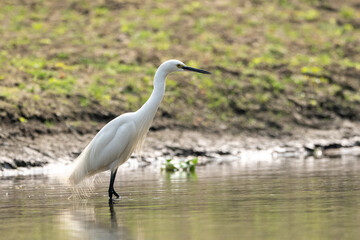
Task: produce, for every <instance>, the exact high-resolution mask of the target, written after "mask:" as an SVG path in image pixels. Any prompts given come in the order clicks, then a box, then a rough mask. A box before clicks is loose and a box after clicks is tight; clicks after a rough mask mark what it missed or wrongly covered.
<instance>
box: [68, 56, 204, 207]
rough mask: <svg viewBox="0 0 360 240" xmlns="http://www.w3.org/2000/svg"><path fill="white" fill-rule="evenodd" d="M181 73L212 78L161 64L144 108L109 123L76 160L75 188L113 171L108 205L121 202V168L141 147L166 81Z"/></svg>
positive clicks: (176, 65) (72, 176)
mask: <svg viewBox="0 0 360 240" xmlns="http://www.w3.org/2000/svg"><path fill="white" fill-rule="evenodd" d="M179 71H180V72H181V71H192V72H198V73H203V74H210V72H208V71H205V70H202V69H197V68H192V67H189V66H186V65H185V64H184V63H182V62H181V61H179V60H168V61H166V62H164V63H162V64H161V65H160V67H159V68H158V69H157V71H156V73H155V76H154V87H153V92H152V94H151V96H150V98H149V99H148V100H147V101H146V102H145V104H144V105H143V106H142V107H141V108H140V109H139V110H137V111H136V112H130V113H124V114H122V115H120V116H118V117H116V118H115V119H113V120H112V121H110V122H109V123H107V124H106V125H105V126H104V127H103V128H102V129H101V130H100V131H99V132H98V133H97V134H96V135H95V137H94V138H93V139H92V140H91V142H90V143H89V144H88V145H87V146H86V147H85V149H84V150H83V151H82V153H81V154H80V155H79V156H78V157H77V159H76V160H75V165H74V168H73V169H72V172H71V173H70V176H69V181H70V182H71V183H72V184H78V183H80V182H81V181H82V180H83V179H84V178H86V177H88V176H92V175H94V174H96V173H99V172H102V171H106V170H110V171H111V175H110V184H109V201H112V197H113V195H115V196H116V197H117V198H119V194H118V193H117V192H116V191H115V190H114V181H115V177H116V173H117V170H118V167H119V166H120V165H121V164H123V163H124V162H126V161H127V160H128V159H129V157H130V156H131V154H132V153H133V152H134V150H135V149H136V148H137V147H141V145H142V143H143V141H144V140H145V136H146V134H147V132H148V130H149V128H150V125H151V122H152V120H153V118H154V116H155V113H156V111H157V109H158V107H159V105H160V103H161V101H162V99H163V97H164V94H165V85H166V84H165V82H166V77H167V76H168V74H170V73H173V72H179Z"/></svg>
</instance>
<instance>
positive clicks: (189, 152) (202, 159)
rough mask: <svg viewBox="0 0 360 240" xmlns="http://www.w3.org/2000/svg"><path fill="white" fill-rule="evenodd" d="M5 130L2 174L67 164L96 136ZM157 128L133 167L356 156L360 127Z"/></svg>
mask: <svg viewBox="0 0 360 240" xmlns="http://www.w3.org/2000/svg"><path fill="white" fill-rule="evenodd" d="M7 127H9V126H7ZM6 129H9V128H6V126H5V127H4V126H3V127H2V131H1V132H2V135H1V136H0V140H1V141H0V174H1V173H4V172H6V171H7V172H8V171H20V172H21V170H22V169H29V168H33V167H43V166H47V165H49V164H54V163H64V164H68V163H70V162H72V161H73V160H74V159H75V158H76V157H77V156H78V155H79V154H80V152H81V151H82V149H84V147H85V146H86V145H87V144H88V142H89V141H90V140H91V139H92V137H93V136H94V133H91V134H79V133H77V132H72V133H69V132H68V133H50V134H36V133H32V134H31V135H19V134H13V135H11V134H10V133H11V131H6ZM153 129H157V128H153ZM159 129H160V130H156V131H155V130H152V131H150V132H149V134H148V137H147V139H146V142H145V146H144V147H143V150H142V153H141V157H135V156H134V157H133V159H132V160H131V161H130V162H131V164H132V166H134V165H135V167H146V166H150V165H152V166H154V165H159V164H161V162H162V161H164V160H166V159H175V158H190V157H198V158H199V165H206V164H210V163H214V162H215V163H224V162H226V161H246V160H247V158H248V157H249V155H247V154H244V153H249V152H251V153H252V156H253V157H257V153H260V152H262V153H264V152H266V154H268V155H271V157H273V158H278V157H286V158H289V157H297V158H298V157H309V156H310V157H316V158H322V157H341V156H342V155H360V127H359V124H358V123H352V122H344V123H343V124H342V127H341V128H339V129H331V130H314V129H303V128H298V129H297V128H294V129H293V131H292V132H291V134H289V133H287V134H277V135H276V134H275V135H276V136H275V135H274V134H269V133H267V134H265V133H264V134H260V133H254V132H252V133H249V132H243V133H238V134H232V133H231V132H220V131H217V132H205V131H196V130H180V129H169V128H165V129H163V128H159ZM258 156H259V157H260V155H258ZM262 156H263V155H262ZM125 167H126V166H125Z"/></svg>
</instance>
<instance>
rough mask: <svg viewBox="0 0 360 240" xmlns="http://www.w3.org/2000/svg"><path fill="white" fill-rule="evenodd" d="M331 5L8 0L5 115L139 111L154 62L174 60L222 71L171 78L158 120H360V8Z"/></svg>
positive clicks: (3, 47)
mask: <svg viewBox="0 0 360 240" xmlns="http://www.w3.org/2000/svg"><path fill="white" fill-rule="evenodd" d="M329 4H330V3H326V2H324V1H308V0H281V1H275V0H273V1H262V0H252V1H251V0H248V1H240V2H239V1H235V0H230V1H227V2H213V3H211V4H209V2H206V1H202V0H200V1H195V2H194V1H190V0H183V1H181V2H176V1H175V2H174V1H171V2H169V1H146V2H143V1H137V0H134V1H130V2H126V3H123V4H122V3H121V4H120V3H117V2H116V1H100V0H96V1H85V0H80V1H70V0H64V1H61V2H59V1H41V0H30V1H26V3H23V1H16V0H15V1H10V0H5V1H2V2H1V3H0V23H1V24H0V33H1V36H2V37H1V38H0V69H1V71H0V119H1V121H5V122H6V121H12V122H13V121H17V122H19V123H21V124H23V125H25V126H26V125H29V124H30V123H31V122H32V121H41V122H42V123H43V125H44V126H45V127H47V128H50V127H52V126H53V125H55V124H57V123H59V122H68V123H69V124H67V125H72V124H71V123H72V122H77V123H78V122H81V121H82V120H86V121H88V120H89V119H90V120H94V121H101V120H103V121H107V120H108V119H109V118H111V117H113V116H116V115H119V114H121V113H123V112H125V111H134V110H136V109H138V108H139V107H140V106H141V104H143V103H144V102H145V101H146V99H147V98H148V97H149V95H150V93H151V91H152V77H153V74H154V72H155V70H156V68H157V66H158V65H159V64H160V63H161V62H162V61H164V60H167V59H170V58H177V59H180V60H182V61H184V62H185V63H187V64H188V65H190V66H194V67H202V68H204V69H208V70H210V71H212V72H213V74H212V75H211V76H203V75H195V74H191V75H190V74H188V75H187V74H178V75H172V76H170V77H169V79H168V82H167V93H166V96H165V98H164V103H163V104H162V105H161V107H160V115H164V116H165V115H166V116H167V117H171V119H172V121H173V122H174V123H176V124H178V125H183V126H217V125H219V124H218V123H219V122H220V121H221V122H224V123H226V124H227V125H228V126H233V127H236V128H239V127H241V128H248V129H265V128H266V129H268V128H269V127H270V128H276V129H285V130H286V128H287V127H286V126H287V125H290V126H291V124H292V123H296V124H301V125H307V126H326V124H325V125H324V122H325V123H333V120H334V119H336V118H339V117H340V118H347V119H350V120H359V118H360V115H359V114H360V85H359V76H360V47H359V46H360V38H359V36H360V27H359V26H360V9H359V5H356V4H354V3H353V1H350V0H345V1H341V2H340V3H334V4H333V5H329ZM159 119H160V118H159ZM79 125H81V123H80V124H76V126H79ZM92 129H93V128H92Z"/></svg>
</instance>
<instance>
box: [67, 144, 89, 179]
mask: <svg viewBox="0 0 360 240" xmlns="http://www.w3.org/2000/svg"><path fill="white" fill-rule="evenodd" d="M90 148H91V143H90V144H89V145H88V146H87V147H86V148H85V149H84V151H82V153H81V154H80V155H79V156H78V157H77V158H76V160H75V162H74V166H73V169H72V172H71V174H70V176H69V181H70V183H71V184H73V185H76V184H78V183H80V182H81V181H82V180H83V179H84V178H86V177H88V176H90V175H92V174H91V173H90V172H89V169H88V164H89V163H88V158H89V155H90Z"/></svg>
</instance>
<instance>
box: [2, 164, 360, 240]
mask: <svg viewBox="0 0 360 240" xmlns="http://www.w3.org/2000/svg"><path fill="white" fill-rule="evenodd" d="M119 171H120V172H119V173H118V177H117V179H116V186H115V188H116V190H117V191H118V193H119V194H120V195H121V196H122V198H121V199H120V200H118V201H116V202H115V203H114V204H112V205H109V204H108V201H107V196H106V193H107V184H108V177H109V175H108V174H101V175H100V181H98V182H97V183H96V184H95V189H94V190H93V193H92V194H91V195H90V196H89V197H88V198H87V199H74V198H70V199H69V196H71V190H70V189H69V188H68V187H66V186H64V185H63V184H61V183H59V182H58V181H56V180H55V179H53V178H51V177H49V176H32V177H30V176H28V177H26V176H22V177H15V178H14V177H11V178H3V179H1V180H0V238H1V239H17V240H18V239H154V240H155V239H156V240H161V239H167V240H168V239H292V240H294V239H358V238H359V236H360V177H359V176H360V159H355V158H352V159H320V160H318V159H317V160H315V159H305V160H303V159H280V160H267V161H265V160H263V161H261V160H257V161H254V160H251V161H250V160H249V161H247V160H246V159H243V160H240V161H239V162H238V163H237V164H223V165H213V166H208V167H198V168H197V169H196V174H185V173H183V174H179V173H176V174H165V173H160V172H159V171H154V170H151V169H147V168H145V169H138V170H133V171H126V170H122V171H121V170H119Z"/></svg>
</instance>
